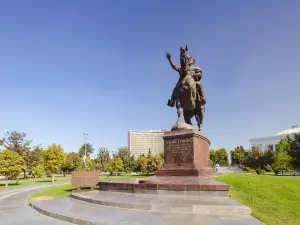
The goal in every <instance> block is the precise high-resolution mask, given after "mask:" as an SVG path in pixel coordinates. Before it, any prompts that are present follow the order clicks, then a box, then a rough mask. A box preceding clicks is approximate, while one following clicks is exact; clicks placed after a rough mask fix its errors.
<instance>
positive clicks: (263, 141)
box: [250, 126, 300, 151]
mask: <svg viewBox="0 0 300 225" xmlns="http://www.w3.org/2000/svg"><path fill="white" fill-rule="evenodd" d="M295 133H300V128H299V127H298V126H293V127H292V128H291V129H286V130H283V131H281V132H279V133H278V134H277V135H273V136H267V137H259V138H251V139H250V144H251V146H255V147H258V148H259V149H260V150H262V151H265V150H266V149H269V148H270V149H272V150H273V151H275V150H276V146H277V144H278V143H279V141H280V140H281V139H283V138H286V137H287V136H288V135H290V136H293V134H295Z"/></svg>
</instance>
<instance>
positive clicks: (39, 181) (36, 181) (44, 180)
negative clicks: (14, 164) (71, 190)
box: [0, 175, 71, 189]
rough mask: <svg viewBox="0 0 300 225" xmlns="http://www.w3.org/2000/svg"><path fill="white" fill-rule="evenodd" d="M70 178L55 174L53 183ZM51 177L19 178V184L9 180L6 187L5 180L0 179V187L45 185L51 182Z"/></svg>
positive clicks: (66, 180) (69, 177) (62, 181)
mask: <svg viewBox="0 0 300 225" xmlns="http://www.w3.org/2000/svg"><path fill="white" fill-rule="evenodd" d="M70 179H71V176H70V175H67V176H65V177H64V176H62V175H57V176H55V180H54V182H55V183H64V182H68V181H69V180H70ZM51 182H52V177H41V178H29V179H20V180H19V184H17V180H9V184H8V187H6V186H5V180H1V183H0V189H4V188H11V187H23V186H33V185H45V184H51Z"/></svg>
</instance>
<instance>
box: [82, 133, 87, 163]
mask: <svg viewBox="0 0 300 225" xmlns="http://www.w3.org/2000/svg"><path fill="white" fill-rule="evenodd" d="M87 137H88V134H86V133H83V138H84V165H86V139H87Z"/></svg>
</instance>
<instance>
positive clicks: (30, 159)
mask: <svg viewBox="0 0 300 225" xmlns="http://www.w3.org/2000/svg"><path fill="white" fill-rule="evenodd" d="M43 156H44V150H43V149H42V148H41V147H40V146H35V147H34V149H33V150H31V151H27V153H26V155H25V156H24V158H25V162H26V167H27V171H28V172H29V175H33V176H35V173H34V170H35V168H36V167H37V166H43V165H44V157H43Z"/></svg>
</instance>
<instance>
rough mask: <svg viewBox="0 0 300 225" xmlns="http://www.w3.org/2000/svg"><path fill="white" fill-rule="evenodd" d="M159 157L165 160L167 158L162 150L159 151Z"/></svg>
mask: <svg viewBox="0 0 300 225" xmlns="http://www.w3.org/2000/svg"><path fill="white" fill-rule="evenodd" d="M159 157H160V158H162V159H163V160H164V159H165V154H164V153H163V152H161V153H159Z"/></svg>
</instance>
